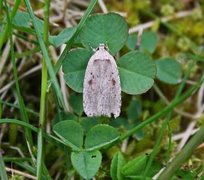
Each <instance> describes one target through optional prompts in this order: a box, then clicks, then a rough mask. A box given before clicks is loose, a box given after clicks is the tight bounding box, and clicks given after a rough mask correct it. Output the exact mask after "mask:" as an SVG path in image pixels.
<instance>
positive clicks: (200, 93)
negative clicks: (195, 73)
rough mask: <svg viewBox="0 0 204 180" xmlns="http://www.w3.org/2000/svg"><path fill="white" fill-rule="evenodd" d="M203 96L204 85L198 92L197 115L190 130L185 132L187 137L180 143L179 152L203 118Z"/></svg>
mask: <svg viewBox="0 0 204 180" xmlns="http://www.w3.org/2000/svg"><path fill="white" fill-rule="evenodd" d="M203 96H204V83H203V84H202V86H201V87H200V89H199V91H198V97H197V101H198V102H197V109H198V111H197V113H196V114H195V115H194V118H193V121H192V122H191V123H190V124H189V126H188V128H187V129H186V131H185V135H184V136H183V139H182V140H181V142H180V143H179V145H178V147H177V150H178V151H180V150H181V149H182V148H183V146H184V145H185V144H186V142H187V141H188V139H189V137H190V136H191V133H192V131H193V129H194V127H195V125H196V124H197V121H198V120H199V118H200V117H201V116H202V114H203V111H204V104H203V105H202V100H203Z"/></svg>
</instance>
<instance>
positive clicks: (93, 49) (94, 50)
mask: <svg viewBox="0 0 204 180" xmlns="http://www.w3.org/2000/svg"><path fill="white" fill-rule="evenodd" d="M89 47H90V48H91V50H92V51H93V52H96V51H97V49H98V48H93V47H92V46H91V45H90V43H89Z"/></svg>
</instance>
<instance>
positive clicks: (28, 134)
mask: <svg viewBox="0 0 204 180" xmlns="http://www.w3.org/2000/svg"><path fill="white" fill-rule="evenodd" d="M4 5H5V8H6V14H7V20H8V33H9V39H10V46H11V61H12V65H13V74H14V79H15V84H16V92H17V97H18V103H19V106H20V107H21V108H20V112H21V116H22V119H23V121H24V122H26V123H29V119H28V114H27V111H26V108H25V104H24V101H23V98H22V95H21V91H20V86H19V80H18V74H17V67H16V62H15V54H14V43H13V37H12V34H13V32H12V19H11V15H9V9H8V7H7V4H6V1H5V0H4ZM25 136H26V143H27V146H28V150H29V152H30V155H31V157H32V159H33V163H35V157H34V154H33V152H32V148H33V140H32V135H31V132H30V130H29V129H25Z"/></svg>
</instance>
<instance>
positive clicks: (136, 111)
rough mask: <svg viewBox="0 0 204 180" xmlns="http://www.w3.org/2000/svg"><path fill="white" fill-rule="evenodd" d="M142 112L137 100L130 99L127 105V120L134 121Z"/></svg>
mask: <svg viewBox="0 0 204 180" xmlns="http://www.w3.org/2000/svg"><path fill="white" fill-rule="evenodd" d="M141 112H142V107H141V103H140V101H138V100H132V101H131V102H130V104H129V106H128V107H127V117H128V120H130V121H134V120H137V119H138V118H139V116H140V115H141Z"/></svg>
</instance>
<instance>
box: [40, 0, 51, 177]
mask: <svg viewBox="0 0 204 180" xmlns="http://www.w3.org/2000/svg"><path fill="white" fill-rule="evenodd" d="M49 7H50V0H46V1H45V7H44V17H45V18H44V33H43V35H44V41H45V44H46V46H47V48H48V32H49ZM46 90H47V67H46V62H45V59H44V58H43V61H42V77H41V98H40V118H39V132H38V148H37V149H38V151H37V179H39V180H41V179H42V171H43V136H42V133H43V128H44V124H45V114H46V112H45V107H46Z"/></svg>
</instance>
